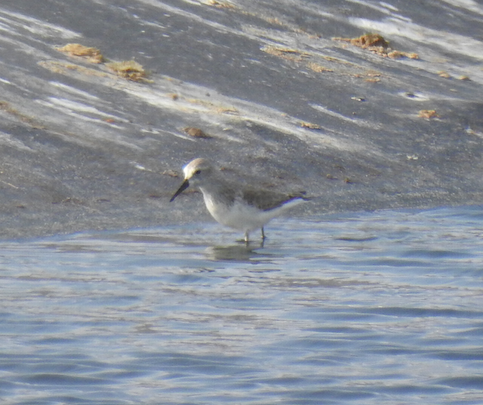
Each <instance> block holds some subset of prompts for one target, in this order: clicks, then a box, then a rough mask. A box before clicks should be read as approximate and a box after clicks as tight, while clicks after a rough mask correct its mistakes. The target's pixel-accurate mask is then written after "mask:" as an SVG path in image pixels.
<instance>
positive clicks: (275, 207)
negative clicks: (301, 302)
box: [169, 158, 308, 243]
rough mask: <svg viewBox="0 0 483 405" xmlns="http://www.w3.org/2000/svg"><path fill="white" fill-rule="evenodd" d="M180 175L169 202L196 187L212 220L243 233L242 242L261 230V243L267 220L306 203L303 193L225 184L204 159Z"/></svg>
mask: <svg viewBox="0 0 483 405" xmlns="http://www.w3.org/2000/svg"><path fill="white" fill-rule="evenodd" d="M183 172H184V181H183V183H182V184H181V186H180V187H179V188H178V190H177V191H176V192H175V193H174V195H173V197H171V199H170V200H169V202H172V201H173V200H174V199H175V198H176V197H177V196H178V195H180V194H181V193H182V192H183V191H184V190H186V189H187V188H188V187H189V186H194V187H198V188H199V189H200V191H201V192H202V193H203V198H204V200H205V205H206V208H207V209H208V211H209V212H210V214H211V215H212V216H213V218H215V219H216V220H217V221H218V222H219V223H220V224H222V225H225V226H228V227H231V228H234V229H238V230H241V231H243V232H245V242H246V243H248V241H249V233H250V232H251V231H253V230H255V229H258V228H261V231H262V240H263V239H265V231H264V229H263V227H264V225H265V224H266V223H267V222H268V221H270V220H271V219H272V218H275V217H277V216H279V215H281V214H282V213H284V212H285V211H287V210H288V209H289V208H291V207H294V206H296V205H298V204H300V203H302V202H305V201H308V199H307V198H306V197H304V193H296V194H288V195H287V194H282V193H277V192H273V191H271V190H258V189H253V188H248V187H244V186H242V185H241V184H236V183H233V182H229V181H228V180H227V179H225V178H224V177H223V175H222V173H221V172H220V171H218V170H215V168H214V167H213V166H212V165H211V163H210V162H209V161H208V160H206V159H202V158H198V159H194V160H192V161H191V162H189V163H188V164H187V165H186V166H185V167H184V168H183Z"/></svg>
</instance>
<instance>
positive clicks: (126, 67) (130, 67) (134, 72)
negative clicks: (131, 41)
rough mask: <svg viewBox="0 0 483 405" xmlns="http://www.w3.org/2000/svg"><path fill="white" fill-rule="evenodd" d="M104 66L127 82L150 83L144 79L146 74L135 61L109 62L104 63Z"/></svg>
mask: <svg viewBox="0 0 483 405" xmlns="http://www.w3.org/2000/svg"><path fill="white" fill-rule="evenodd" d="M106 66H107V67H108V68H109V69H111V70H112V71H114V72H116V73H117V75H118V76H121V77H123V78H125V79H127V80H132V81H133V82H150V80H148V79H146V76H147V73H146V71H145V70H144V68H143V67H142V65H140V64H139V63H137V62H136V61H135V60H127V61H122V62H110V63H106Z"/></svg>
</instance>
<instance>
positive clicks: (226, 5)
mask: <svg viewBox="0 0 483 405" xmlns="http://www.w3.org/2000/svg"><path fill="white" fill-rule="evenodd" d="M206 4H207V5H208V6H212V7H217V8H236V7H235V6H234V5H233V4H231V3H228V2H227V1H217V0H208V1H207V2H206Z"/></svg>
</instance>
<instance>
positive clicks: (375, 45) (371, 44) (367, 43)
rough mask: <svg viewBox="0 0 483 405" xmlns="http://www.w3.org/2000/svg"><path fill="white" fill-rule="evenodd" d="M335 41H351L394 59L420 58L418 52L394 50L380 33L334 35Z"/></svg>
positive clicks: (360, 46)
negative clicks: (355, 36) (356, 35)
mask: <svg viewBox="0 0 483 405" xmlns="http://www.w3.org/2000/svg"><path fill="white" fill-rule="evenodd" d="M332 39H333V40H334V41H343V42H349V43H350V44H351V45H354V46H357V47H359V48H362V49H367V50H369V51H371V52H374V53H377V54H378V55H380V56H384V57H389V58H392V59H400V58H410V59H419V55H418V54H417V53H414V52H412V53H408V52H402V51H397V50H393V49H391V48H390V47H389V42H388V41H386V40H385V38H384V37H383V36H382V35H380V34H364V35H361V36H360V37H357V38H341V37H334V38H332Z"/></svg>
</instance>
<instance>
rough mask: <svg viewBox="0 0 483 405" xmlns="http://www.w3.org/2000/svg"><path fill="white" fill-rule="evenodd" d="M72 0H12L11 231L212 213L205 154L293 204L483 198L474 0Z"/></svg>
mask: <svg viewBox="0 0 483 405" xmlns="http://www.w3.org/2000/svg"><path fill="white" fill-rule="evenodd" d="M71 3H72V4H68V5H66V4H65V2H63V1H57V0H50V1H49V0H46V1H44V2H42V4H41V5H40V4H37V3H35V2H31V1H26V0H5V1H3V2H2V5H0V21H1V29H2V36H1V38H0V44H1V47H0V55H1V58H0V60H1V61H2V62H1V65H0V88H1V96H0V118H1V119H0V147H1V150H2V159H1V163H0V221H1V223H2V230H1V232H0V237H1V238H3V239H10V238H25V237H27V238H28V237H35V236H40V235H50V234H57V233H71V232H77V231H84V230H89V229H94V230H99V229H126V228H133V227H150V226H158V225H166V224H178V223H180V224H181V223H189V222H191V221H204V220H209V221H211V219H210V217H209V215H208V214H207V212H206V210H205V208H204V206H203V203H202V201H201V198H200V195H198V194H189V193H188V194H186V195H184V196H183V198H180V199H179V201H178V200H176V203H172V204H169V203H168V201H169V197H170V195H171V194H172V193H173V191H174V190H175V189H176V188H177V186H178V185H179V183H180V181H181V178H180V177H179V176H180V175H181V167H182V165H183V164H185V163H186V162H188V161H190V160H191V159H193V158H194V157H208V158H210V159H211V160H214V161H217V162H218V166H219V167H222V168H224V169H225V170H226V172H227V173H229V174H231V175H233V176H234V177H235V176H236V174H235V173H236V172H237V171H243V173H244V174H245V176H246V179H247V181H250V182H253V183H255V184H258V185H260V186H262V187H267V188H269V189H280V190H284V191H285V190H299V189H305V190H306V191H307V192H308V194H309V195H312V196H315V197H316V198H315V199H314V200H313V202H312V203H311V204H306V205H304V206H303V207H300V208H297V209H296V210H294V215H302V216H303V215H311V214H318V213H323V212H335V211H347V210H351V211H354V210H356V211H357V210H372V209H379V208H393V207H432V206H441V205H458V204H478V203H481V201H482V194H483V193H482V190H483V179H482V178H483V176H482V175H481V173H482V172H483V170H482V169H483V162H482V159H481V156H482V152H483V103H482V100H481V94H483V92H482V84H483V70H482V68H481V67H482V60H483V42H481V40H480V39H479V38H481V34H482V31H481V30H482V29H481V27H482V26H483V25H482V22H483V21H482V20H483V7H482V6H479V5H477V4H476V3H475V4H473V3H465V4H459V3H452V4H450V3H449V2H448V3H446V2H439V3H438V4H434V3H432V2H429V1H423V2H419V3H418V4H411V7H410V8H409V7H408V9H400V8H399V9H398V8H397V5H394V6H391V5H390V3H370V2H367V3H366V4H363V3H353V2H335V1H333V2H324V4H323V5H322V4H319V3H318V2H309V1H304V2H300V3H299V4H298V5H296V6H294V5H293V4H292V3H291V2H288V1H280V2H277V5H276V6H275V7H274V6H273V2H269V1H260V2H249V1H234V2H226V1H219V2H199V3H197V2H175V1H172V2H169V1H158V2H153V1H149V0H138V1H134V2H133V1H129V2H128V1H112V2H110V3H109V4H100V3H99V2H95V1H89V0H85V1H77V2H71ZM365 33H377V34H379V35H381V36H382V37H383V38H384V40H385V41H387V42H388V44H385V45H384V44H383V46H381V45H380V43H376V44H375V45H372V46H371V45H370V44H367V43H366V42H364V41H365V39H362V40H361V35H363V34H365ZM350 39H353V40H352V41H350ZM67 44H80V45H83V46H86V47H94V48H96V49H98V50H99V53H100V54H101V55H102V58H97V59H96V58H95V57H94V58H92V56H91V57H89V56H75V55H72V54H69V53H66V52H61V51H60V50H59V49H60V48H62V47H64V46H65V45H67ZM358 45H359V46H358ZM360 45H362V47H361V46H360ZM132 60H134V61H135V62H136V63H137V64H139V66H141V67H142V69H144V70H145V72H144V74H145V76H143V75H141V74H140V73H139V72H137V71H135V69H131V70H124V71H122V70H121V71H120V70H115V69H113V65H112V63H117V62H123V61H132ZM110 63H111V65H110ZM117 66H119V65H117ZM131 67H132V65H131ZM187 128H196V129H199V130H201V131H202V132H199V131H196V130H189V129H187ZM200 135H201V136H200Z"/></svg>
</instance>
